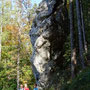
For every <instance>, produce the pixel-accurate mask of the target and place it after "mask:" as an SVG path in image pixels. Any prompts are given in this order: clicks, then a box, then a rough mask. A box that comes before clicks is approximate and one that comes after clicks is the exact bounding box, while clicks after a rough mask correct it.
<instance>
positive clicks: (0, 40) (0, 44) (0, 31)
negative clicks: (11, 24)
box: [0, 17, 2, 61]
mask: <svg viewBox="0 0 90 90" xmlns="http://www.w3.org/2000/svg"><path fill="white" fill-rule="evenodd" d="M1 18H2V17H1ZM1 48H2V19H1V27H0V61H1Z"/></svg>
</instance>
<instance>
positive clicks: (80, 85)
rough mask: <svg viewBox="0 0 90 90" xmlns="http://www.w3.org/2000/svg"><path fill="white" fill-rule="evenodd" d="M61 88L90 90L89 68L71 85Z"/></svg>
mask: <svg viewBox="0 0 90 90" xmlns="http://www.w3.org/2000/svg"><path fill="white" fill-rule="evenodd" d="M63 87H64V88H63V89H62V90H90V67H87V68H86V69H85V70H83V71H82V72H80V73H79V74H78V76H77V77H76V78H75V79H74V80H72V82H71V83H69V84H66V85H65V86H63Z"/></svg>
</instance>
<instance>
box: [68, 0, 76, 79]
mask: <svg viewBox="0 0 90 90" xmlns="http://www.w3.org/2000/svg"><path fill="white" fill-rule="evenodd" d="M69 2H70V6H69V8H70V11H69V12H70V13H69V14H70V15H69V16H70V38H71V76H72V78H74V77H75V68H76V48H75V38H74V7H73V0H69Z"/></svg>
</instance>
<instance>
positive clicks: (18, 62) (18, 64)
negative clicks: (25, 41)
mask: <svg viewBox="0 0 90 90" xmlns="http://www.w3.org/2000/svg"><path fill="white" fill-rule="evenodd" d="M20 35H21V34H20V28H19V31H18V57H17V90H19V86H20V85H19V77H20V76H19V75H20V69H19V67H20V44H21V40H20Z"/></svg>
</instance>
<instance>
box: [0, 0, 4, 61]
mask: <svg viewBox="0 0 90 90" xmlns="http://www.w3.org/2000/svg"><path fill="white" fill-rule="evenodd" d="M1 3H2V6H1V26H0V61H1V59H2V58H1V54H2V27H3V9H4V7H3V0H2V1H1Z"/></svg>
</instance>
